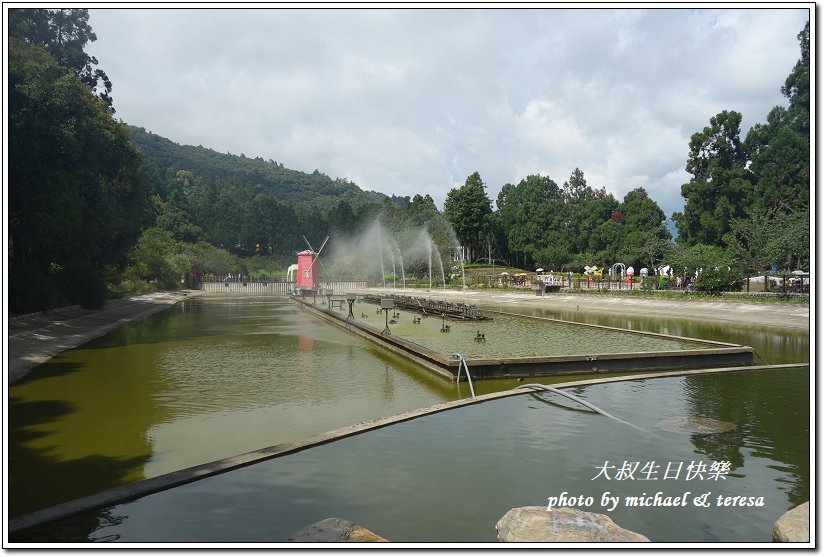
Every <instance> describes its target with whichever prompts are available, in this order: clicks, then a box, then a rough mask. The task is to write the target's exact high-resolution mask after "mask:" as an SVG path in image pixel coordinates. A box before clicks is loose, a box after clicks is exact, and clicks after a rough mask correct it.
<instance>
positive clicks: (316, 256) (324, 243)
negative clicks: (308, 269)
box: [312, 236, 329, 264]
mask: <svg viewBox="0 0 824 557" xmlns="http://www.w3.org/2000/svg"><path fill="white" fill-rule="evenodd" d="M328 241H329V236H327V237H326V239H325V240H324V241H323V243H322V244H321V245H320V249H319V250H318V252H317V253H316V254H315V258H314V259H313V260H312V264H314V263H315V261H317V260H318V257H320V252H322V251H323V247H324V246H325V245H326V242H328ZM312 251H315V250H312Z"/></svg>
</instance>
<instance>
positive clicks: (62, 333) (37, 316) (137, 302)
mask: <svg viewBox="0 0 824 557" xmlns="http://www.w3.org/2000/svg"><path fill="white" fill-rule="evenodd" d="M200 294H202V293H201V292H200V291H197V290H176V291H171V292H154V293H152V294H145V295H143V296H134V297H132V298H126V299H121V300H111V301H109V302H108V303H107V304H106V306H105V307H104V308H103V309H100V310H91V309H83V308H81V307H80V306H72V307H68V308H60V309H56V310H50V311H45V312H40V313H31V314H28V315H21V316H18V317H11V318H9V321H8V323H7V337H6V338H7V343H8V359H7V361H8V382H9V383H14V382H15V381H18V380H19V379H20V378H21V377H23V376H25V375H26V373H27V372H28V371H29V370H30V369H32V368H33V367H35V366H37V365H39V364H42V363H44V362H46V361H48V360H49V359H50V358H52V357H53V356H56V355H57V354H59V353H60V352H63V351H64V350H69V349H70V348H75V347H77V346H80V345H81V344H83V343H85V342H88V341H89V340H92V339H94V338H97V337H100V336H103V335H104V334H106V333H108V332H109V331H112V330H114V329H117V328H118V327H122V326H123V325H125V324H126V323H132V322H135V321H140V320H141V319H145V318H146V317H148V316H150V315H152V314H153V313H157V312H158V311H161V310H163V309H166V308H168V307H169V306H170V305H172V304H175V303H177V302H179V301H180V300H184V299H186V298H187V297H191V296H198V295H200Z"/></svg>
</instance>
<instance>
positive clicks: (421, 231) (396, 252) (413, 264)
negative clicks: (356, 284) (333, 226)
mask: <svg viewBox="0 0 824 557" xmlns="http://www.w3.org/2000/svg"><path fill="white" fill-rule="evenodd" d="M433 233H435V234H438V230H433V231H432V232H430V230H429V226H409V227H405V228H399V229H398V230H395V233H394V234H393V233H391V232H390V231H389V230H388V229H387V227H386V226H384V225H383V224H382V223H381V222H380V220H378V219H376V220H375V221H374V222H373V223H372V224H370V225H369V226H368V227H367V228H366V229H364V230H363V232H361V233H359V234H357V235H354V236H348V237H345V236H343V235H336V234H333V235H332V242H331V245H330V247H331V248H332V249H330V250H329V251H330V255H329V256H328V258H327V261H326V267H328V268H330V269H333V270H334V273H335V274H336V275H337V276H343V277H352V278H355V277H360V278H366V279H367V280H369V281H374V280H375V279H377V277H376V276H375V274H377V272H380V274H381V278H380V280H378V281H377V283H378V284H379V285H382V287H383V288H384V289H387V287H391V288H395V289H397V288H398V287H399V285H398V282H400V283H401V284H400V286H401V287H402V288H406V287H407V281H406V274H407V272H409V273H410V276H414V277H417V278H416V282H417V283H418V284H419V285H420V286H423V285H422V284H420V283H421V281H422V280H425V278H428V283H429V290H430V291H431V290H432V287H433V285H434V283H435V280H434V279H433V277H436V276H437V273H440V277H441V284H442V285H443V288H444V289H446V269H445V265H444V263H443V259H442V258H441V251H440V249H441V248H446V247H447V246H449V243H451V242H450V241H449V236H451V237H452V238H454V232H453V233H451V234H449V233H447V236H446V238H445V239H446V240H447V243H444V242H443V241H441V244H440V247H439V244H438V243H436V242H435V241H434V240H433V235H432V234H433ZM440 235H441V236H442V235H443V233H442V232H440ZM449 249H450V251H451V249H452V248H449ZM376 258H377V259H379V260H380V262H379V263H378V262H377V261H375V259H376ZM390 258H391V259H390ZM433 259H435V261H433ZM370 269H371V270H372V271H370ZM390 269H391V272H392V275H393V277H392V281H387V280H386V278H387V272H388V271H389V270H390ZM398 270H400V272H401V280H400V281H398V280H397V272H398ZM424 274H426V275H428V277H424Z"/></svg>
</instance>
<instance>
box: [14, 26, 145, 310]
mask: <svg viewBox="0 0 824 557" xmlns="http://www.w3.org/2000/svg"><path fill="white" fill-rule="evenodd" d="M27 11H28V10H20V11H18V10H11V13H12V15H13V17H12V18H11V20H12V22H14V21H23V20H25V19H26V18H22V17H18V16H19V12H27ZM35 12H38V13H39V12H40V11H39V10H35ZM67 12H70V13H67ZM78 12H79V13H78ZM57 14H58V15H59V16H60V18H62V20H63V24H62V27H60V31H59V32H60V33H62V35H61V37H62V38H61V39H60V41H57V40H56V39H51V38H49V37H50V35H49V32H50V30H52V26H49V25H47V26H44V27H43V28H42V29H40V30H39V32H38V33H37V35H36V37H37V40H34V39H32V38H31V35H29V36H25V37H21V36H18V35H17V34H16V33H15V32H14V31H15V29H14V28H13V29H12V33H11V35H10V37H9V44H8V47H9V48H8V93H9V95H8V99H9V108H8V133H9V137H10V139H11V141H9V145H8V150H9V167H8V180H9V182H8V186H9V187H8V194H9V213H8V222H9V269H10V272H9V277H10V288H9V301H10V309H11V311H13V312H14V311H32V310H37V309H44V308H47V307H50V306H52V305H55V304H61V303H79V304H82V305H84V306H88V307H100V306H101V305H102V304H103V302H104V301H105V299H106V285H105V283H106V280H107V275H109V274H112V273H114V272H115V270H116V268H117V267H118V266H120V265H122V264H123V263H124V262H125V260H126V257H127V254H128V251H129V249H130V248H131V246H132V244H133V242H134V240H135V238H136V237H137V235H138V234H139V233H140V230H141V229H142V228H143V227H144V226H145V225H146V224H147V223H148V220H147V218H148V217H149V211H148V210H149V199H148V189H147V186H146V181H145V179H144V177H143V174H142V173H141V169H140V153H139V152H138V151H137V150H136V149H135V148H134V147H133V146H132V144H131V142H130V140H129V133H128V129H127V128H126V126H125V125H123V124H122V123H119V122H116V121H115V120H114V119H113V118H112V116H111V114H110V110H109V106H108V104H107V103H106V101H104V100H103V99H101V98H100V97H98V96H96V95H95V93H94V91H93V90H92V89H91V88H90V86H89V83H88V82H87V81H86V80H85V79H84V73H85V71H86V66H83V67H81V68H80V69H79V71H78V68H77V67H76V65H65V64H61V63H60V61H58V60H57V59H56V58H55V57H54V56H53V55H52V54H50V52H49V49H48V48H46V46H48V45H50V44H63V45H64V46H65V45H67V44H74V43H73V39H72V38H71V32H70V31H67V29H69V28H71V29H73V27H70V26H69V25H68V23H67V22H66V19H67V18H68V20H69V21H70V20H71V17H72V16H73V15H74V16H76V17H77V19H78V21H80V22H84V21H85V19H86V18H87V14H85V11H84V10H61V11H59V12H57ZM55 17H57V16H55ZM77 28H78V29H80V30H81V31H80V32H81V33H83V32H85V31H83V29H84V28H83V27H82V26H77ZM55 32H58V31H57V30H55ZM67 33H68V35H67ZM84 41H85V39H83V38H79V39H77V41H76V42H79V43H82V44H85V42H84ZM41 43H43V44H41ZM65 52H68V51H65ZM66 58H67V59H69V60H73V59H74V58H72V56H70V55H69V54H68V53H67V54H66Z"/></svg>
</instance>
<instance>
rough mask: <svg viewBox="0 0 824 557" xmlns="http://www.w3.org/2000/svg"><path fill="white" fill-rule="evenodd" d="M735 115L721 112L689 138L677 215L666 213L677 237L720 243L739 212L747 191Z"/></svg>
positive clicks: (747, 198)
mask: <svg viewBox="0 0 824 557" xmlns="http://www.w3.org/2000/svg"><path fill="white" fill-rule="evenodd" d="M740 125H741V114H740V113H738V112H734V111H726V110H725V111H723V112H721V113H719V114H717V115H716V116H713V117H712V118H710V125H709V126H707V127H705V128H704V130H703V131H702V132H700V133H695V134H693V136H692V138H691V140H690V154H689V158H688V160H687V172H689V173H690V174H692V178H691V179H690V181H689V183H687V184H684V185H683V186H681V195H682V196H683V197H684V199H685V200H686V203H685V205H684V212H683V213H674V214H673V215H672V219H673V221H675V224H676V226H677V227H678V232H679V235H680V238H681V240H682V241H684V242H686V243H687V244H689V245H696V244H701V243H704V244H714V245H721V243H722V237H723V236H724V234H726V233H727V231H728V230H729V227H730V223H731V221H732V220H733V219H736V218H741V217H743V216H744V214H745V211H746V207H747V206H748V204H749V202H750V195H751V192H752V182H751V179H752V177H751V174H750V172H749V171H748V170H747V169H746V166H745V165H746V162H747V157H746V156H745V153H744V151H743V149H742V147H741V141H740V138H739V134H740V131H739V130H740Z"/></svg>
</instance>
